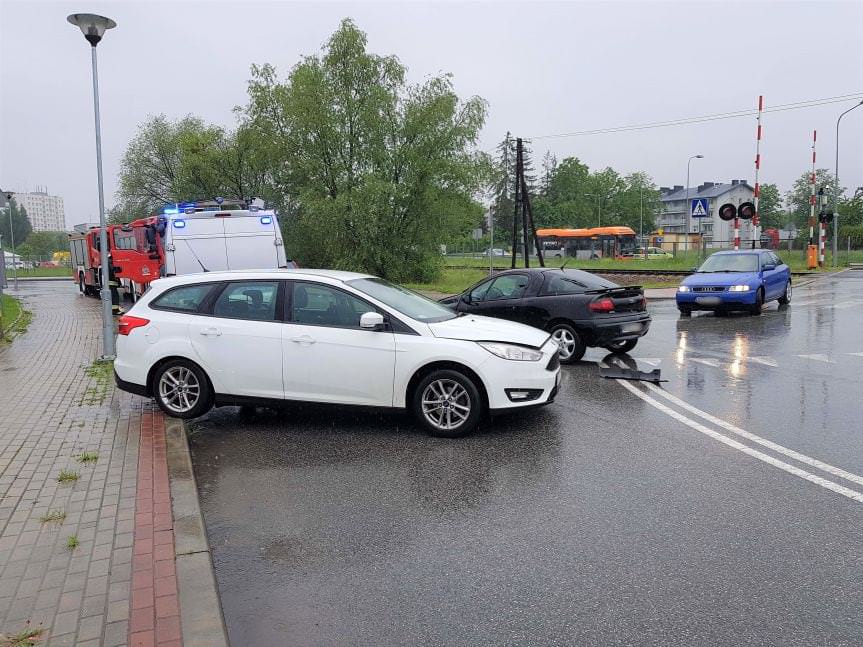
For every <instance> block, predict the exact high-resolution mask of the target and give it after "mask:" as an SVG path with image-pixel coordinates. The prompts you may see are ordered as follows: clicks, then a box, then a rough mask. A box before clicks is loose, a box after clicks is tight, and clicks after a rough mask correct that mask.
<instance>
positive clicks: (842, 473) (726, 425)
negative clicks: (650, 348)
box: [645, 384, 863, 485]
mask: <svg viewBox="0 0 863 647" xmlns="http://www.w3.org/2000/svg"><path fill="white" fill-rule="evenodd" d="M645 386H646V387H647V388H648V389H650V390H651V391H653V392H654V393H657V394H659V395H661V396H662V397H663V398H665V399H666V400H668V401H670V402H673V403H674V404H676V405H677V406H678V407H680V408H681V409H685V410H686V411H689V412H690V413H694V414H695V415H696V416H699V417H700V418H704V419H705V420H707V421H708V422H712V423H713V424H714V425H716V426H717V427H722V428H723V429H726V430H728V431H730V432H731V433H734V434H737V435H738V436H741V437H742V438H746V439H747V440H751V441H752V442H754V443H758V444H759V445H761V446H763V447H767V448H768V449H771V450H773V451H774V452H776V453H777V454H783V455H784V456H787V457H788V458H793V459H794V460H796V461H800V462H801V463H805V464H806V465H809V466H810V467H814V468H816V469H819V470H821V471H822V472H827V473H828V474H832V475H833V476H838V477H839V478H843V479H845V480H846V481H852V482H853V483H857V484H858V485H863V476H858V475H857V474H854V473H852V472H848V471H846V470H843V469H842V468H840V467H835V466H833V465H830V464H829V463H824V462H822V461H819V460H818V459H817V458H812V457H811V456H807V455H806V454H801V453H800V452H796V451H794V450H793V449H789V448H788V447H783V446H782V445H779V444H778V443H774V442H773V441H770V440H767V439H766V438H762V437H761V436H756V435H755V434H753V433H752V432H750V431H746V430H745V429H741V428H740V427H737V426H735V425H733V424H731V423H730V422H727V421H725V420H723V419H722V418H717V417H716V416H714V415H711V414H709V413H707V412H706V411H702V410H701V409H698V408H696V407H693V406H692V405H691V404H689V403H688V402H686V401H684V400H681V399H680V398H678V397H677V396H675V395H672V394H671V393H668V392H667V391H665V390H664V389H660V388H659V387H658V386H655V385H653V384H645Z"/></svg>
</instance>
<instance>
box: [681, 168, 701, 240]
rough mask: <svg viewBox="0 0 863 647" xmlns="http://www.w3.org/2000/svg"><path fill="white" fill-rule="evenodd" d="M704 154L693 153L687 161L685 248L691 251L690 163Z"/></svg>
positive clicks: (684, 203)
mask: <svg viewBox="0 0 863 647" xmlns="http://www.w3.org/2000/svg"><path fill="white" fill-rule="evenodd" d="M703 157H704V155H693V156H692V157H690V158H689V159H688V160H687V162H686V198H684V200H683V222H684V226H683V228H684V229H685V230H686V231H684V232H683V233H684V234H685V235H686V238H684V239H683V250H684V251H689V230H690V228H691V226H692V224H691V223H690V222H689V165H690V164H692V160H695V159H698V160H700V159H701V158H703Z"/></svg>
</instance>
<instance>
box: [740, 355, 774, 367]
mask: <svg viewBox="0 0 863 647" xmlns="http://www.w3.org/2000/svg"><path fill="white" fill-rule="evenodd" d="M747 359H748V360H749V361H750V362H755V363H756V364H764V366H772V367H773V368H778V367H779V363H778V362H777V361H776V360H775V359H773V358H772V357H749V358H747Z"/></svg>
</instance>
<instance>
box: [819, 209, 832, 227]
mask: <svg viewBox="0 0 863 647" xmlns="http://www.w3.org/2000/svg"><path fill="white" fill-rule="evenodd" d="M818 222H821V223H824V224H825V225H829V224H830V223H831V222H833V212H832V211H822V212H821V213H819V214H818Z"/></svg>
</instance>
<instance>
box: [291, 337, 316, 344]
mask: <svg viewBox="0 0 863 647" xmlns="http://www.w3.org/2000/svg"><path fill="white" fill-rule="evenodd" d="M291 341H292V342H294V343H295V344H314V343H315V340H314V339H313V338H312V337H309V336H308V335H300V336H299V337H291Z"/></svg>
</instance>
